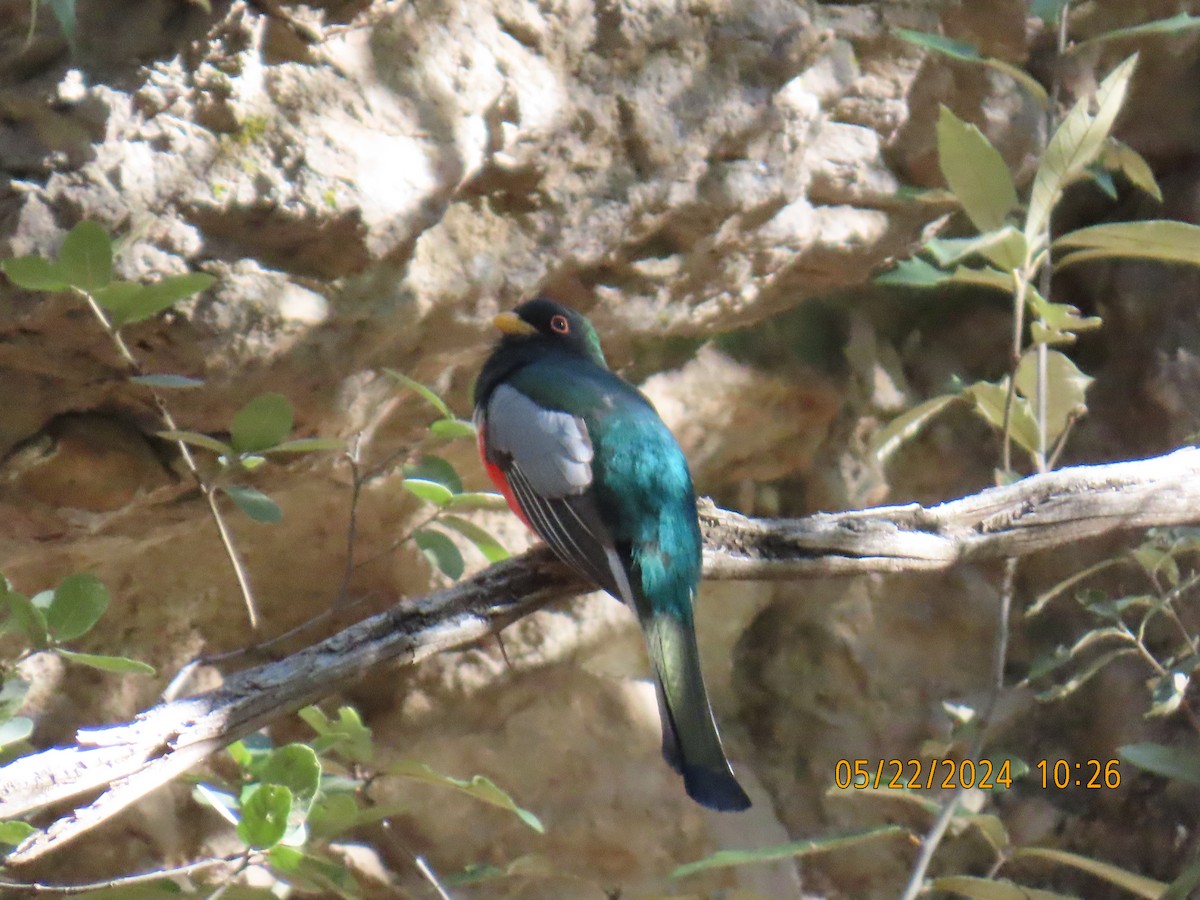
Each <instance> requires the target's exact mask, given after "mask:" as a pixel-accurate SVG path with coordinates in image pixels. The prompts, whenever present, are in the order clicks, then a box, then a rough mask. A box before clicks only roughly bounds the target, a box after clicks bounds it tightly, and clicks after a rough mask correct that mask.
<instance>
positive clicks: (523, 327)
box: [492, 312, 537, 334]
mask: <svg viewBox="0 0 1200 900" xmlns="http://www.w3.org/2000/svg"><path fill="white" fill-rule="evenodd" d="M492 324H493V325H495V326H496V327H497V328H499V329H500V330H501V331H502V332H504V333H505V334H534V333H535V332H536V331H537V329H536V328H534V327H533V326H532V325H530V324H529V323H528V322H526V321H525V320H524V319H522V318H521V317H520V316H518V315H517V314H516V313H513V312H502V313H500V315H498V316H496V318H494V319H492Z"/></svg>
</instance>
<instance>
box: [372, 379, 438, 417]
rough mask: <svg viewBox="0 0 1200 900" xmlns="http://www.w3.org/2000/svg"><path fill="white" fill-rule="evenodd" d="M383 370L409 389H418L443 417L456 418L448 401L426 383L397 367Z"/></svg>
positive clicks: (418, 392)
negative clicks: (396, 368)
mask: <svg viewBox="0 0 1200 900" xmlns="http://www.w3.org/2000/svg"><path fill="white" fill-rule="evenodd" d="M383 371H384V372H385V373H386V374H387V375H388V377H390V378H393V379H395V380H396V381H398V382H400V383H401V384H402V385H404V386H405V387H406V388H408V389H409V390H411V391H416V392H417V394H419V395H420V396H421V397H423V398H424V399H425V400H426V401H427V402H428V403H429V404H430V405H431V406H432V407H433V408H434V409H436V410H437V411H438V412H439V413H441V414H442V418H444V419H453V418H454V413H452V412H450V407H448V406H447V405H446V401H445V400H443V399H442V398H441V397H439V396H438V395H437V394H436V393H434V392H433V391H432V390H431V389H430V388H427V387H425V385H423V384H421V382H419V381H413V379H411V378H409V377H408V376H407V375H404V374H402V373H400V372H397V371H396V370H395V369H384V370H383Z"/></svg>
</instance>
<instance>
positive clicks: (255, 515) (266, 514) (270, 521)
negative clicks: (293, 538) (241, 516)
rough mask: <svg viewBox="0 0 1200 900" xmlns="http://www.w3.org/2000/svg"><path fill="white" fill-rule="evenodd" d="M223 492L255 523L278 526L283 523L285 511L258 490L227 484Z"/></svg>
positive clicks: (223, 486)
mask: <svg viewBox="0 0 1200 900" xmlns="http://www.w3.org/2000/svg"><path fill="white" fill-rule="evenodd" d="M221 490H222V491H224V492H225V493H226V494H228V495H229V499H230V500H232V501H233V502H234V503H235V504H237V508H238V509H240V510H241V511H242V512H244V513H245V514H246V515H248V516H249V517H250V518H251V519H253V520H254V521H255V522H263V523H265V524H267V525H278V524H279V523H280V522H282V521H283V510H281V509H280V508H279V504H277V503H276V502H275V501H274V500H272V499H271V498H270V497H268V496H267V495H266V494H264V493H263V492H262V491H260V490H258V488H252V487H244V486H242V485H238V484H225V485H222V486H221Z"/></svg>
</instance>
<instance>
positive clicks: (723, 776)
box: [683, 766, 750, 812]
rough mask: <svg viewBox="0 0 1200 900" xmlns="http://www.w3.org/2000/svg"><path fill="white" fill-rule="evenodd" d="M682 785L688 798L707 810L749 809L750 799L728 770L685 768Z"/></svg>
mask: <svg viewBox="0 0 1200 900" xmlns="http://www.w3.org/2000/svg"><path fill="white" fill-rule="evenodd" d="M683 785H684V787H685V788H686V789H687V792H688V796H689V797H691V798H692V799H693V800H695V801H696V802H697V803H699V804H700V805H701V806H704V807H707V808H708V809H715V810H717V811H718V812H741V811H742V810H744V809H749V808H750V798H749V797H747V796H746V792H745V791H743V790H742V786H741V785H740V784H738V783H737V779H736V778H734V777H733V775H732V774H730V772H729V771H728V770H726V771H724V772H720V771H713V770H712V769H702V768H700V767H699V766H685V767H684V771H683Z"/></svg>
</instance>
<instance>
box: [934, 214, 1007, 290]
mask: <svg viewBox="0 0 1200 900" xmlns="http://www.w3.org/2000/svg"><path fill="white" fill-rule="evenodd" d="M925 249H926V250H927V251H929V252H930V253H931V254H932V255H933V258H934V259H935V260H936V261H937V263H938V265H939V266H943V267H946V266H951V265H953V264H954V263H956V262H958V261H959V260H961V259H966V258H967V257H969V256H974V255H980V256H983V257H984V258H985V259H987V260H988V262H990V263H991V264H992V265H993V266H995V267H996V268H997V269H1000V270H1001V271H1002V272H1005V273H1007V272H1011V271H1012V270H1013V269H1016V268H1018V267H1020V266H1023V265H1024V263H1025V250H1026V247H1025V236H1024V235H1023V234H1021V232H1019V231H1017V229H1015V228H1013V227H1012V226H1011V225H1005V226H1003V227H1002V228H999V229H997V230H995V231H988V232H985V233H984V234H979V235H975V236H974V237H969V238H934V239H933V240H931V241H929V242H927V243H926V244H925ZM952 277H953V276H952ZM1005 278H1006V282H1007V279H1009V278H1011V276H1008V275H1006V276H1005Z"/></svg>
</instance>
